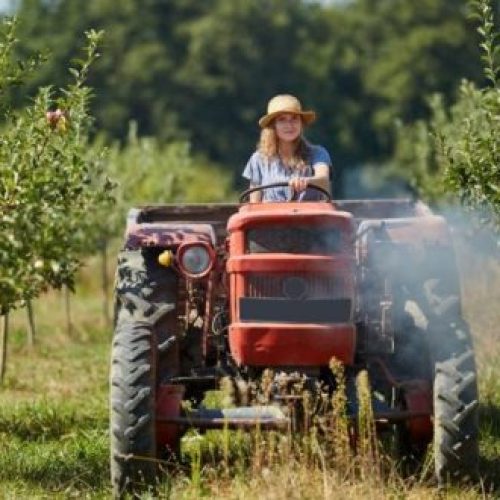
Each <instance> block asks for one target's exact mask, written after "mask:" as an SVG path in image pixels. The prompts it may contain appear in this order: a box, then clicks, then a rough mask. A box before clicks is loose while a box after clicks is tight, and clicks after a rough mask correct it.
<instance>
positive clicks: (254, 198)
mask: <svg viewBox="0 0 500 500" xmlns="http://www.w3.org/2000/svg"><path fill="white" fill-rule="evenodd" d="M254 187H259V185H258V184H253V183H252V182H251V183H250V189H252V188H254ZM248 201H249V202H250V203H259V202H261V201H262V191H254V192H253V193H250V197H249V198H248Z"/></svg>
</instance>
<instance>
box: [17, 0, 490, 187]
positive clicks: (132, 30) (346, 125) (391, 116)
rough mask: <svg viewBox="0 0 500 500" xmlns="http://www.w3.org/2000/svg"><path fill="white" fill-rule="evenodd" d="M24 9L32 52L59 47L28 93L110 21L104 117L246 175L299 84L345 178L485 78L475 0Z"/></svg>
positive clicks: (27, 47)
mask: <svg viewBox="0 0 500 500" xmlns="http://www.w3.org/2000/svg"><path fill="white" fill-rule="evenodd" d="M18 5H19V6H18V15H19V17H20V19H21V21H22V22H21V25H20V31H19V38H20V39H21V43H20V45H19V46H18V50H19V53H20V55H21V56H25V55H27V54H29V53H31V52H32V51H33V50H39V49H44V50H45V49H46V50H49V51H50V52H51V54H52V57H51V58H50V60H49V61H48V63H47V64H46V65H45V66H44V67H43V70H42V71H39V72H37V74H36V75H35V77H34V78H33V79H32V80H31V82H30V84H29V85H28V87H27V88H25V89H24V90H23V91H22V92H15V93H13V94H12V99H13V102H14V103H20V102H22V100H23V99H24V98H25V97H26V95H30V94H32V93H33V92H34V90H35V89H36V88H37V87H38V86H39V85H41V84H45V83H47V82H49V81H50V82H51V83H53V84H55V85H56V86H58V85H59V86H62V85H63V84H64V82H66V80H67V78H68V74H67V71H66V70H65V68H66V67H67V63H68V61H69V60H70V59H71V58H72V57H73V55H74V53H75V50H76V48H77V47H78V46H80V45H81V37H82V35H81V34H82V33H83V32H84V31H85V30H86V29H88V28H89V27H93V28H95V29H103V30H105V32H106V37H105V41H104V46H103V57H102V58H101V59H100V60H99V61H98V62H97V63H96V65H95V70H94V72H93V73H92V75H91V76H90V80H89V84H90V85H91V86H92V87H93V88H94V90H95V99H94V101H93V105H92V106H93V111H94V114H95V116H96V127H97V128H98V129H99V130H102V131H104V133H105V134H106V136H107V137H108V138H112V139H116V140H118V141H120V142H122V143H123V142H124V141H125V140H126V137H127V134H128V128H129V122H130V121H131V120H134V121H135V122H137V124H138V133H139V135H146V136H155V137H156V138H157V139H158V140H159V141H172V140H187V141H189V142H190V143H191V144H192V147H193V149H194V151H195V152H196V153H202V154H203V155H205V156H206V157H207V158H208V159H209V160H210V161H213V162H217V163H219V164H221V165H223V166H225V167H226V168H227V170H228V175H230V174H232V173H234V174H235V178H236V179H239V172H240V171H241V168H242V165H243V164H244V162H245V161H246V159H247V157H248V155H249V153H250V152H251V150H252V148H253V147H254V144H255V142H256V139H257V133H258V131H257V127H256V121H257V119H258V117H259V116H260V115H261V114H262V112H263V111H264V109H265V106H266V102H267V100H268V99H269V97H270V96H272V95H273V94H275V93H278V92H283V91H289V92H292V93H296V94H297V95H299V96H300V97H301V98H302V100H303V102H304V103H305V104H306V105H307V106H308V107H312V108H314V109H316V110H317V111H318V112H319V115H320V121H319V122H318V124H317V125H315V126H314V127H313V129H311V132H310V136H311V139H312V140H314V141H318V142H321V143H323V144H325V145H326V146H327V147H328V149H329V150H330V151H331V152H332V155H333V157H334V161H335V166H336V172H337V175H340V176H341V174H342V172H343V171H345V169H346V168H347V167H350V166H353V165H359V164H366V163H374V162H375V163H380V162H382V161H385V160H386V159H387V158H389V157H391V155H392V153H393V151H394V145H395V140H396V139H395V134H394V122H395V120H396V119H399V120H401V121H402V122H403V123H409V122H413V121H415V120H417V119H425V118H427V117H429V116H430V114H431V112H430V109H429V107H428V105H427V98H428V96H429V95H431V94H433V93H435V92H439V93H440V94H441V95H442V99H443V102H444V103H445V104H446V105H447V104H449V103H451V102H453V100H454V97H455V95H456V92H457V89H458V87H459V85H460V81H461V79H462V78H467V79H468V80H470V81H472V82H476V83H478V84H482V82H484V80H485V79H484V75H483V72H482V67H481V61H480V51H479V48H478V42H479V37H478V35H477V33H476V31H475V29H474V27H473V26H474V24H473V21H472V20H471V19H470V18H469V17H468V15H467V10H468V2H467V1H466V0H421V1H419V2H412V1H409V0H377V1H376V2H373V1H372V0H355V1H351V2H314V1H308V2H306V1H301V0H231V1H229V0H205V1H203V2H199V1H198V0H143V1H141V2H135V1H133V0H124V1H120V2H114V1H112V0H88V1H86V2H74V1H70V0H20V1H19V3H18ZM499 5H500V3H499V2H498V0H495V1H494V2H493V11H494V12H495V13H498V9H499ZM337 180H338V179H337ZM340 186H341V183H340V182H337V183H336V184H335V187H336V195H337V196H341V195H342V194H343V193H342V192H341V190H340Z"/></svg>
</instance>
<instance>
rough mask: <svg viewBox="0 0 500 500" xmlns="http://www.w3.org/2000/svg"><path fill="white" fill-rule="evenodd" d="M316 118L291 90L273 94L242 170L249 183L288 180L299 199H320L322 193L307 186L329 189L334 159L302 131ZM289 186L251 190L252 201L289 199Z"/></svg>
mask: <svg viewBox="0 0 500 500" xmlns="http://www.w3.org/2000/svg"><path fill="white" fill-rule="evenodd" d="M315 119H316V113H315V112H314V111H303V110H302V106H301V104H300V101H299V100H298V99H297V98H296V97H294V96H292V95H288V94H282V95H277V96H275V97H273V98H272V99H271V100H270V101H269V103H268V106H267V114H266V115H264V116H263V117H262V118H261V119H260V120H259V125H260V127H261V129H262V130H261V134H260V140H259V143H258V145H257V151H255V153H254V154H253V155H252V156H251V158H250V160H248V163H247V165H246V167H245V170H244V171H243V177H245V178H246V179H248V180H249V181H250V187H251V188H252V187H257V186H262V185H265V184H272V183H274V182H288V186H289V188H290V189H291V190H292V193H295V194H296V195H297V199H298V200H300V201H303V200H317V199H320V198H321V193H320V192H319V191H317V190H315V189H307V186H310V185H315V186H319V187H321V188H323V189H326V190H327V191H330V169H331V164H332V163H331V160H330V155H329V154H328V151H327V150H326V149H325V148H324V147H322V146H317V145H314V144H310V143H309V142H308V141H306V140H305V139H304V137H303V135H302V132H303V129H304V127H306V126H307V125H309V124H311V123H312V122H313V121H314V120H315ZM290 189H288V188H287V187H282V188H269V189H264V190H262V191H256V192H254V193H251V194H250V202H252V203H255V202H259V201H287V200H288V199H289V198H290Z"/></svg>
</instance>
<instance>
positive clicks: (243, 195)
mask: <svg viewBox="0 0 500 500" xmlns="http://www.w3.org/2000/svg"><path fill="white" fill-rule="evenodd" d="M288 185H289V184H288V182H273V183H272V184H263V185H262V186H256V187H253V188H250V189H247V190H246V191H243V193H241V195H240V203H244V202H245V200H246V199H247V198H248V197H249V196H250V194H251V193H255V192H256V191H264V190H265V189H271V188H276V187H287V186H288ZM307 189H314V190H316V191H319V192H320V193H321V194H322V195H323V198H322V199H321V200H319V201H332V196H331V194H330V193H329V192H328V191H327V190H326V189H323V188H322V187H319V186H315V185H314V184H311V185H310V186H307ZM297 194H298V193H295V192H294V193H293V196H292V197H291V199H290V200H287V201H296V200H297ZM306 201H307V200H306Z"/></svg>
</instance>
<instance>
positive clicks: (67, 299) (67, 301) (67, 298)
mask: <svg viewBox="0 0 500 500" xmlns="http://www.w3.org/2000/svg"><path fill="white" fill-rule="evenodd" d="M64 310H65V312H66V334H67V335H68V337H72V336H73V322H72V321H71V290H70V289H69V287H68V286H67V285H64Z"/></svg>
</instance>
